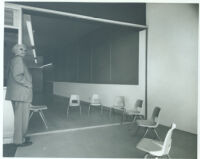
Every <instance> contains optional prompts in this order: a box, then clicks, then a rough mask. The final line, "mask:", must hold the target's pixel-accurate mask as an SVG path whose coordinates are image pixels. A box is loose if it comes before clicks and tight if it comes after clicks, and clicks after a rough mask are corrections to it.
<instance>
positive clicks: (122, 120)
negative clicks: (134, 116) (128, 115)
mask: <svg viewBox="0 0 200 159" xmlns="http://www.w3.org/2000/svg"><path fill="white" fill-rule="evenodd" d="M123 122H124V111H123V112H122V119H121V124H123Z"/></svg>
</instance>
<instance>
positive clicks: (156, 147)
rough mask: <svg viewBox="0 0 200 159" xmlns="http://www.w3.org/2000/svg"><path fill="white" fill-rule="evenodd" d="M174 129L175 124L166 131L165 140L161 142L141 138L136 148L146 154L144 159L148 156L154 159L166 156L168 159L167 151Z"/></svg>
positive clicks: (169, 147)
mask: <svg viewBox="0 0 200 159" xmlns="http://www.w3.org/2000/svg"><path fill="white" fill-rule="evenodd" d="M175 128H176V124H174V123H173V124H172V126H171V128H170V129H169V130H168V132H167V134H166V137H165V140H164V141H163V142H161V141H156V140H152V139H148V138H143V139H141V141H140V142H139V143H138V144H137V146H136V148H137V149H139V150H141V151H144V152H146V153H147V154H146V155H145V158H147V157H148V156H149V155H152V156H155V157H161V156H167V157H168V158H170V156H169V151H170V149H171V143H172V133H173V130H174V129H175ZM151 158H152V157H151Z"/></svg>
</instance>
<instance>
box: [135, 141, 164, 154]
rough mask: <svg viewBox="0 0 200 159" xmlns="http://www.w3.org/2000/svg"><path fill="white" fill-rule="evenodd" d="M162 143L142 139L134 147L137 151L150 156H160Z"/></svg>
mask: <svg viewBox="0 0 200 159" xmlns="http://www.w3.org/2000/svg"><path fill="white" fill-rule="evenodd" d="M162 145H163V142H159V141H155V140H152V139H148V138H143V139H142V140H141V141H140V142H139V143H138V144H137V146H136V148H137V149H139V150H142V151H144V152H148V153H150V154H151V155H155V156H162V155H163V154H162V152H161V150H162Z"/></svg>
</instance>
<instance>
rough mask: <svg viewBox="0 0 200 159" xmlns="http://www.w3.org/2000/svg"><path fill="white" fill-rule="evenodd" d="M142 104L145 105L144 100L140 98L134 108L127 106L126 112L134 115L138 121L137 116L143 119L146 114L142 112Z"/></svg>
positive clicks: (134, 119)
mask: <svg viewBox="0 0 200 159" xmlns="http://www.w3.org/2000/svg"><path fill="white" fill-rule="evenodd" d="M142 105H143V100H141V99H138V100H137V101H136V103H135V106H134V108H125V113H126V114H127V115H131V116H134V118H133V121H136V119H137V118H139V119H143V118H144V115H143V114H141V113H142Z"/></svg>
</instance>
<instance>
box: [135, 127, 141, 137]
mask: <svg viewBox="0 0 200 159" xmlns="http://www.w3.org/2000/svg"><path fill="white" fill-rule="evenodd" d="M139 130H140V126H138V127H137V129H136V131H135V133H134V136H136V135H137V133H138V131H139Z"/></svg>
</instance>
